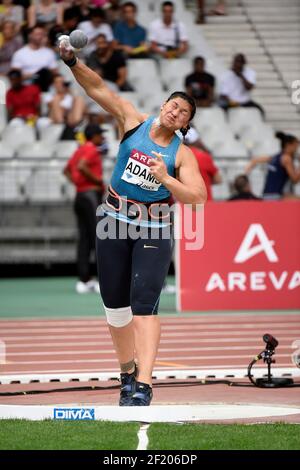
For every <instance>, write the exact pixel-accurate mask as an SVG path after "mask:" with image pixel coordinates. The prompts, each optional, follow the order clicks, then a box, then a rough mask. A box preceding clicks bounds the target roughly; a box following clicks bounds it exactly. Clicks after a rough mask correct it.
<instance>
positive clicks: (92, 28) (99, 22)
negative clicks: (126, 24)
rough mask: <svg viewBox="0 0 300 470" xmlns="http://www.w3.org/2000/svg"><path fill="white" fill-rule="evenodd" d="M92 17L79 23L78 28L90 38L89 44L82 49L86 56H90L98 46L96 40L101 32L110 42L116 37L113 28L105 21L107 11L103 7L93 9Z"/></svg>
mask: <svg viewBox="0 0 300 470" xmlns="http://www.w3.org/2000/svg"><path fill="white" fill-rule="evenodd" d="M90 17H91V19H90V20H89V21H82V22H81V23H79V25H78V29H81V31H83V32H84V33H85V34H86V35H87V37H88V39H89V42H88V44H87V46H86V47H85V48H84V50H83V51H82V54H83V55H84V57H88V56H89V55H90V54H91V53H92V52H93V51H94V50H95V49H96V48H97V46H96V41H97V38H98V36H99V34H104V35H105V36H106V39H107V41H108V42H109V43H111V42H112V41H113V39H114V36H113V32H112V29H111V27H110V25H109V24H107V23H106V22H105V13H104V11H103V10H102V9H101V8H93V9H91V13H90Z"/></svg>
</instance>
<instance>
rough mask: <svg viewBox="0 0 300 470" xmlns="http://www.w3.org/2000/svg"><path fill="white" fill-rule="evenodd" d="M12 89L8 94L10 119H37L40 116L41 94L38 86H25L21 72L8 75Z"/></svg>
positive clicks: (12, 71) (15, 71) (7, 105)
mask: <svg viewBox="0 0 300 470" xmlns="http://www.w3.org/2000/svg"><path fill="white" fill-rule="evenodd" d="M8 77H9V80H10V83H11V88H10V89H9V90H8V91H7V93H6V107H7V112H8V119H9V120H12V119H14V118H19V119H22V120H24V121H28V120H31V119H36V118H37V117H38V116H39V115H40V103H41V92H40V89H39V87H38V86H37V85H23V79H22V73H21V71H20V70H11V71H10V72H9V73H8Z"/></svg>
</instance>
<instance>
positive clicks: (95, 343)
mask: <svg viewBox="0 0 300 470" xmlns="http://www.w3.org/2000/svg"><path fill="white" fill-rule="evenodd" d="M56 338H57V337H56V336H55V338H54V339H56ZM67 338H68V337H66V339H67ZM23 340H24V338H23ZM199 341H200V342H201V343H215V342H216V340H215V338H202V339H201V340H199V339H197V338H189V343H197V344H199ZM283 341H287V342H288V344H287V345H283ZM291 341H293V339H292V338H291V337H290V336H281V337H280V348H285V347H288V348H290V347H292V346H291V345H290V342H291ZM245 342H247V343H255V346H256V345H257V344H258V343H260V346H262V345H263V344H262V343H261V341H260V340H259V339H257V338H218V343H230V344H232V343H240V344H245ZM179 343H184V344H186V338H184V339H178V338H176V339H162V340H161V341H160V344H179ZM99 344H100V342H99V341H76V342H72V341H64V342H58V341H53V342H51V341H49V342H42V343H37V342H32V343H21V344H17V343H10V342H7V345H8V346H9V349H10V350H12V349H24V348H52V347H53V348H58V347H61V346H70V347H71V346H72V347H73V346H78V347H79V346H80V347H83V346H99ZM111 344H112V342H111V340H110V341H101V346H110V345H111ZM249 347H251V346H249Z"/></svg>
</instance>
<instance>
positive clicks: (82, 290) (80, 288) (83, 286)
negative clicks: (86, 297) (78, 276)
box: [76, 281, 91, 294]
mask: <svg viewBox="0 0 300 470" xmlns="http://www.w3.org/2000/svg"><path fill="white" fill-rule="evenodd" d="M76 292H77V294H87V293H88V292H91V291H90V289H89V287H88V286H87V283H86V282H82V281H77V282H76Z"/></svg>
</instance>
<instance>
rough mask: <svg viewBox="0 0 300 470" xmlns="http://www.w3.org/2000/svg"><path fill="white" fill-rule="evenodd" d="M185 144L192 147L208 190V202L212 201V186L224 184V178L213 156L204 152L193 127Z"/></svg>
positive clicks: (187, 135) (186, 137)
mask: <svg viewBox="0 0 300 470" xmlns="http://www.w3.org/2000/svg"><path fill="white" fill-rule="evenodd" d="M184 143H185V144H186V145H188V146H189V147H190V149H191V151H192V152H193V154H194V155H195V157H196V159H197V162H198V165H199V170H200V173H201V175H202V178H203V180H204V183H205V186H206V190H207V200H208V201H211V200H212V190H211V185H212V184H220V183H222V176H221V174H220V172H219V170H218V168H217V167H216V165H215V164H214V161H213V158H212V155H211V154H210V153H209V152H208V151H205V150H203V145H202V142H201V141H200V138H199V135H198V132H197V131H196V130H195V129H194V128H193V127H191V128H190V129H189V131H188V133H187V134H186V136H185V139H184Z"/></svg>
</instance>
